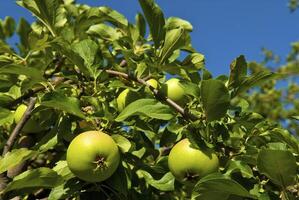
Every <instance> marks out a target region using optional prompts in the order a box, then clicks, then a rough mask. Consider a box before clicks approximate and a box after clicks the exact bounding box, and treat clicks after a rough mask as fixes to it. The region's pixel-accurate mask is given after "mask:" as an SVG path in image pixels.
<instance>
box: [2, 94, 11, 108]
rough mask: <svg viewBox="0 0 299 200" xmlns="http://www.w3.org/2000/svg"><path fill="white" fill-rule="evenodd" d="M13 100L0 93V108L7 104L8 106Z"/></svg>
mask: <svg viewBox="0 0 299 200" xmlns="http://www.w3.org/2000/svg"><path fill="white" fill-rule="evenodd" d="M13 100H14V99H13V98H12V97H11V96H9V95H7V94H3V93H0V105H1V106H6V105H7V104H9V103H10V102H12V101H13Z"/></svg>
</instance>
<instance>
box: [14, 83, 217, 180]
mask: <svg viewBox="0 0 299 200" xmlns="http://www.w3.org/2000/svg"><path fill="white" fill-rule="evenodd" d="M147 83H148V84H149V85H150V86H151V87H153V88H155V89H161V91H162V93H163V94H164V95H165V96H167V97H168V98H170V99H171V100H173V101H175V102H177V103H182V102H183V101H184V98H185V91H184V89H183V87H182V85H181V84H180V80H179V79H177V78H172V79H169V80H168V81H167V82H166V84H165V85H164V86H162V88H159V84H158V82H157V81H156V80H155V79H150V80H148V81H147ZM136 98H138V95H136V94H135V93H134V92H133V91H131V90H129V89H125V90H123V91H122V92H121V93H120V94H119V96H118V97H117V100H116V101H117V106H118V109H119V111H122V110H123V109H124V108H125V107H126V106H127V105H128V104H130V103H131V102H132V101H134V100H136ZM26 109H27V106H26V105H24V104H21V105H20V106H19V107H18V108H17V109H16V111H15V115H14V119H15V122H16V123H18V122H19V121H20V120H21V118H22V116H23V114H24V113H25V111H26ZM22 131H23V132H24V133H38V132H41V131H43V128H42V127H41V126H40V123H39V120H38V117H36V116H35V115H34V116H32V117H31V118H30V119H29V120H28V121H27V122H26V124H25V126H24V127H23V130H22ZM66 160H67V163H68V166H69V168H70V170H71V171H72V172H73V173H74V174H75V175H76V176H77V177H78V178H80V179H82V180H85V181H88V182H101V181H104V180H106V179H108V178H109V177H110V176H111V175H112V174H113V173H114V172H115V171H116V169H117V168H118V165H119V162H120V153H119V149H118V146H117V144H116V143H115V141H114V140H113V139H112V137H111V136H110V135H108V134H106V133H104V132H101V131H86V132H83V133H81V134H79V135H78V136H76V137H75V138H74V139H73V140H72V141H71V143H70V145H69V147H68V149H67V156H66ZM168 166H169V170H170V171H171V172H172V174H173V175H174V176H175V178H176V179H177V180H179V181H180V182H183V183H188V182H192V181H194V180H198V179H199V178H201V177H203V176H205V175H207V174H209V173H212V172H216V171H217V170H218V166H219V161H218V157H217V156H216V154H215V153H214V152H213V151H212V150H211V149H195V148H192V147H191V144H190V142H189V140H188V139H183V140H181V141H179V142H178V143H177V144H175V145H174V146H173V148H172V150H171V151H170V153H169V156H168Z"/></svg>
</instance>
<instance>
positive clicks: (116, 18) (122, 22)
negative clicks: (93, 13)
mask: <svg viewBox="0 0 299 200" xmlns="http://www.w3.org/2000/svg"><path fill="white" fill-rule="evenodd" d="M99 11H100V14H99V15H100V17H101V18H104V20H106V21H109V22H111V23H112V24H114V25H116V26H123V27H126V26H128V20H127V19H126V18H125V17H124V16H123V15H122V14H120V13H119V12H117V11H115V10H112V9H111V8H109V7H106V6H103V7H99Z"/></svg>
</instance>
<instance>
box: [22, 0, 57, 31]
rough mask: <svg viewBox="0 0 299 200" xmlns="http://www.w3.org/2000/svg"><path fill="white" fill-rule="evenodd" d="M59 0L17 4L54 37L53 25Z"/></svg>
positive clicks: (31, 1) (41, 0)
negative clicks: (30, 13)
mask: <svg viewBox="0 0 299 200" xmlns="http://www.w3.org/2000/svg"><path fill="white" fill-rule="evenodd" d="M59 2H60V1H59V0H22V1H20V0H19V1H17V3H18V4H19V5H20V6H22V7H24V8H26V9H28V10H30V11H31V12H32V13H33V14H34V15H35V16H36V17H37V18H38V19H39V20H40V21H41V22H42V23H43V24H44V25H45V26H46V27H47V28H48V29H49V31H50V32H51V34H52V35H53V36H55V35H56V32H55V24H56V17H57V15H58V7H59V4H60V3H59Z"/></svg>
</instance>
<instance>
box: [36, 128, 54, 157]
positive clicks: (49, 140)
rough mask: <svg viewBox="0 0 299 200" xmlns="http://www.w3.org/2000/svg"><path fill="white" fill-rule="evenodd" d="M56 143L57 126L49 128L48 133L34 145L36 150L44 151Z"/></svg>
mask: <svg viewBox="0 0 299 200" xmlns="http://www.w3.org/2000/svg"><path fill="white" fill-rule="evenodd" d="M57 143H58V137H57V128H56V127H55V128H53V129H51V131H50V132H49V133H47V134H46V135H45V136H43V137H42V138H41V139H40V140H39V142H38V143H37V144H36V145H35V146H34V148H35V149H36V150H38V151H39V152H41V153H42V152H46V151H48V150H49V149H53V148H54V147H55V145H57Z"/></svg>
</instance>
